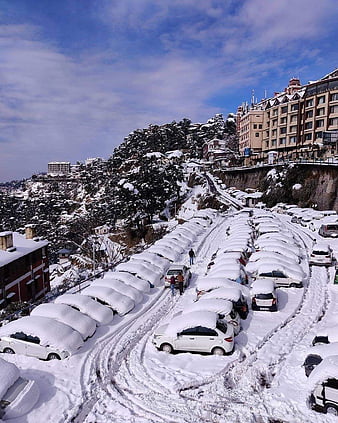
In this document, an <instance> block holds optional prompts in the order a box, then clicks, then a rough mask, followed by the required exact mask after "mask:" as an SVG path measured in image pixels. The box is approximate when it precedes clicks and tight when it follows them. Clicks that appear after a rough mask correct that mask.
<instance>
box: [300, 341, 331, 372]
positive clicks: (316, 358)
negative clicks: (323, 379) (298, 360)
mask: <svg viewBox="0 0 338 423" xmlns="http://www.w3.org/2000/svg"><path fill="white" fill-rule="evenodd" d="M332 355H338V342H333V343H332V344H319V345H316V346H314V347H310V348H309V349H308V352H307V355H306V357H305V360H304V363H303V364H302V367H304V371H305V376H307V377H309V376H310V374H311V372H312V370H313V369H314V368H315V367H316V366H318V364H319V363H321V362H322V361H323V359H324V358H326V357H330V356H332Z"/></svg>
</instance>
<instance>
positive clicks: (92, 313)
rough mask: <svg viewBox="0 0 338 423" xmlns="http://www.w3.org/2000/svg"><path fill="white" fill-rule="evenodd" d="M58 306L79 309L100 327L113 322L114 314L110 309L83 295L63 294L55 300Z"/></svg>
mask: <svg viewBox="0 0 338 423" xmlns="http://www.w3.org/2000/svg"><path fill="white" fill-rule="evenodd" d="M55 303H56V304H68V305H70V306H74V307H76V308H78V309H79V310H80V311H81V313H84V314H86V315H87V316H89V317H91V318H92V319H94V320H95V321H96V322H97V324H99V325H107V324H108V323H110V322H111V321H112V320H113V316H114V314H113V312H112V310H111V309H110V308H108V307H105V306H104V305H102V304H100V303H98V302H97V301H95V300H93V299H92V298H91V297H87V296H86V295H81V294H63V295H60V296H59V297H57V298H56V299H55Z"/></svg>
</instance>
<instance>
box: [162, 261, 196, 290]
mask: <svg viewBox="0 0 338 423" xmlns="http://www.w3.org/2000/svg"><path fill="white" fill-rule="evenodd" d="M179 272H182V275H183V277H184V282H183V285H184V288H187V287H188V286H189V284H190V279H191V272H190V270H189V267H187V266H185V265H184V264H171V265H170V267H169V269H168V270H167V273H166V274H165V276H164V286H165V287H166V288H168V287H170V279H171V277H172V276H175V279H177V276H178V274H179ZM175 286H176V288H178V282H177V280H176V284H175Z"/></svg>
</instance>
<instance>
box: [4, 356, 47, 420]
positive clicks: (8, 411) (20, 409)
mask: <svg viewBox="0 0 338 423" xmlns="http://www.w3.org/2000/svg"><path fill="white" fill-rule="evenodd" d="M0 377H1V384H0V419H4V420H7V419H15V418H18V417H21V416H24V415H25V414H27V413H28V412H29V411H30V410H31V409H32V408H33V407H34V406H35V404H36V403H37V401H38V399H39V396H40V390H39V387H38V385H37V383H36V382H35V381H34V380H27V379H24V378H22V377H21V376H20V371H19V369H18V368H17V367H16V365H15V364H13V363H8V362H7V361H5V360H3V359H0Z"/></svg>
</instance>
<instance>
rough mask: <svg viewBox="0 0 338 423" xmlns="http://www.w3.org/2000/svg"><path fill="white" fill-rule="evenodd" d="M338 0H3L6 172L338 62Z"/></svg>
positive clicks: (8, 176)
mask: <svg viewBox="0 0 338 423" xmlns="http://www.w3.org/2000/svg"><path fill="white" fill-rule="evenodd" d="M337 18H338V7H337V0H320V1H318V0H293V1H290V0H47V1H46V0H0V51H1V56H0V90H1V91H0V125H1V131H0V181H8V180H12V179H20V178H26V177H30V176H31V175H32V174H33V173H36V172H41V171H46V170H47V163H48V162H49V161H58V160H59V161H70V162H72V163H75V162H76V161H78V160H79V161H84V160H85V159H86V158H89V157H103V158H108V156H109V155H110V154H111V153H112V151H113V149H114V147H115V146H117V145H119V144H120V143H121V142H122V141H123V138H124V137H125V136H126V135H127V134H128V133H129V132H131V131H132V130H134V129H136V128H144V127H147V126H148V125H149V124H150V123H157V124H161V123H167V122H171V121H173V120H177V121H178V120H180V119H182V118H184V117H187V118H190V119H191V120H192V121H193V122H204V121H206V120H207V119H208V118H210V117H211V116H213V115H214V114H215V113H223V115H224V116H227V114H228V113H230V112H236V108H237V106H238V105H239V104H241V103H242V102H243V101H250V98H251V93H252V90H254V92H255V96H256V97H257V99H258V100H260V99H261V98H262V97H263V96H264V93H265V90H266V92H267V95H268V96H272V95H273V93H274V92H275V91H281V90H283V89H284V88H285V87H286V86H287V83H288V80H289V79H290V78H291V77H294V76H297V77H299V78H300V79H301V82H302V83H303V84H305V83H307V82H308V81H309V80H315V79H319V78H321V77H322V76H324V75H325V74H326V73H328V72H331V71H332V70H333V69H335V68H336V67H338V49H337V40H338V29H337Z"/></svg>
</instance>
